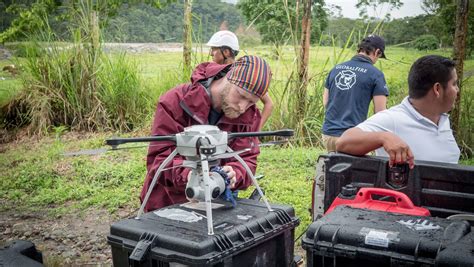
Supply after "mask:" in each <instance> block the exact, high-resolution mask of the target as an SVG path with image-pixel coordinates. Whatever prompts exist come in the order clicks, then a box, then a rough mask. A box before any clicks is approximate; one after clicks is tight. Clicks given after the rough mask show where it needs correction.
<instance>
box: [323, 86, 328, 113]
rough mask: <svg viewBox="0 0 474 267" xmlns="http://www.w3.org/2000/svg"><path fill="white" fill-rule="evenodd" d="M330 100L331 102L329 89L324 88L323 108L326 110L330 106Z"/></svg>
mask: <svg viewBox="0 0 474 267" xmlns="http://www.w3.org/2000/svg"><path fill="white" fill-rule="evenodd" d="M328 100H329V89H327V88H324V92H323V106H324V108H325V109H326V108H327V106H328Z"/></svg>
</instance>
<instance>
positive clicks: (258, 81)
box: [226, 56, 272, 97]
mask: <svg viewBox="0 0 474 267" xmlns="http://www.w3.org/2000/svg"><path fill="white" fill-rule="evenodd" d="M226 77H227V80H229V82H230V83H233V84H235V85H237V86H238V87H240V88H242V89H244V90H245V91H247V92H249V93H252V94H254V95H256V96H258V97H262V96H264V95H265V94H266V93H267V92H268V87H269V86H270V80H271V78H272V72H271V71H270V66H269V65H268V64H267V62H265V60H263V59H262V58H260V57H257V56H243V57H241V58H239V60H237V61H236V62H234V64H232V68H231V70H230V71H229V72H228V73H227V75H226Z"/></svg>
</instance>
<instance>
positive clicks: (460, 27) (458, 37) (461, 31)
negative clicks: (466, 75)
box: [451, 0, 469, 135]
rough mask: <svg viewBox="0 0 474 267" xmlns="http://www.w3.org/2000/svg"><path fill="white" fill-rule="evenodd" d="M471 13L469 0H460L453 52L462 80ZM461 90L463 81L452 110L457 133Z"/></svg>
mask: <svg viewBox="0 0 474 267" xmlns="http://www.w3.org/2000/svg"><path fill="white" fill-rule="evenodd" d="M468 13H469V1H468V0H458V1H457V8H456V31H455V34H454V45H453V54H454V61H455V62H456V72H457V75H458V79H459V80H460V81H462V78H463V71H464V58H465V53H466V39H467V15H468ZM461 92H462V83H461V84H460V86H459V92H458V97H457V98H456V103H455V104H454V109H453V111H452V112H451V122H452V124H453V130H454V134H455V135H457V133H458V130H459V117H460V110H461Z"/></svg>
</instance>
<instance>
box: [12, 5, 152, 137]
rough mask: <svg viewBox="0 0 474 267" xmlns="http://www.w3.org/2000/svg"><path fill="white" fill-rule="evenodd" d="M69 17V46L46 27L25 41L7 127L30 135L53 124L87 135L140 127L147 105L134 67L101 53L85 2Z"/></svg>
mask: <svg viewBox="0 0 474 267" xmlns="http://www.w3.org/2000/svg"><path fill="white" fill-rule="evenodd" d="M74 14H75V18H76V20H75V21H77V23H76V24H75V25H74V26H72V27H71V28H70V35H71V38H72V41H71V42H69V43H61V42H59V41H61V40H60V39H59V38H58V37H56V36H55V34H54V33H52V31H51V30H50V29H49V27H46V29H45V30H44V31H42V32H41V33H38V34H37V35H35V36H30V37H29V39H30V40H34V41H32V42H30V43H29V44H28V45H27V48H26V62H25V63H24V67H25V73H26V74H25V75H23V76H22V83H23V87H24V89H23V90H22V91H21V93H20V94H19V95H18V96H17V98H16V100H14V101H13V102H12V103H11V104H10V107H9V113H10V119H11V120H10V121H9V123H10V124H16V125H23V124H27V125H28V129H29V132H31V133H36V134H41V133H45V132H47V131H48V130H49V129H50V127H54V126H58V125H63V126H67V127H69V128H70V129H72V130H87V131H91V130H120V131H128V130H132V129H134V128H136V127H137V126H140V125H142V123H143V117H145V116H146V115H147V114H148V113H149V112H150V110H151V109H152V107H153V105H152V104H151V103H152V101H150V94H149V92H148V90H147V88H145V86H144V84H143V83H142V80H141V79H140V78H139V69H138V65H137V63H136V62H134V61H132V60H130V59H129V58H128V57H127V56H126V55H125V54H119V55H115V56H110V55H107V54H105V53H104V52H103V50H102V47H101V42H100V36H99V28H98V17H97V16H94V14H96V13H95V12H94V11H92V10H91V4H90V3H89V4H88V2H87V1H86V2H82V3H81V8H80V9H78V12H76V13H74ZM11 114H13V115H11ZM15 114H16V116H15Z"/></svg>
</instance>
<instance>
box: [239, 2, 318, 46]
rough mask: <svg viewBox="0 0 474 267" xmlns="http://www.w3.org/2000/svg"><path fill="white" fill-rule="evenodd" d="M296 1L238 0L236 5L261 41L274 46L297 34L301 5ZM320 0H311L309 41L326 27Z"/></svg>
mask: <svg viewBox="0 0 474 267" xmlns="http://www.w3.org/2000/svg"><path fill="white" fill-rule="evenodd" d="M298 3H299V1H288V0H276V1H259V0H241V1H240V2H239V3H238V4H237V8H238V9H239V10H241V11H242V14H243V15H244V17H245V18H246V19H247V24H248V25H255V27H256V28H257V30H258V32H259V33H260V34H261V36H262V41H263V42H265V43H272V44H275V45H277V46H279V45H282V44H285V43H287V42H288V41H289V40H290V38H292V36H299V35H300V30H298V32H295V28H299V26H297V25H300V24H301V19H300V18H299V17H298V14H301V13H302V9H303V5H299V4H298ZM323 6H324V0H313V1H312V14H311V16H312V18H311V20H312V21H313V23H312V25H311V26H312V27H311V28H312V31H311V37H312V38H313V40H318V39H319V38H318V37H319V36H320V34H321V32H322V31H323V30H324V29H325V28H326V27H327V14H326V11H325V10H324V9H323Z"/></svg>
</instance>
